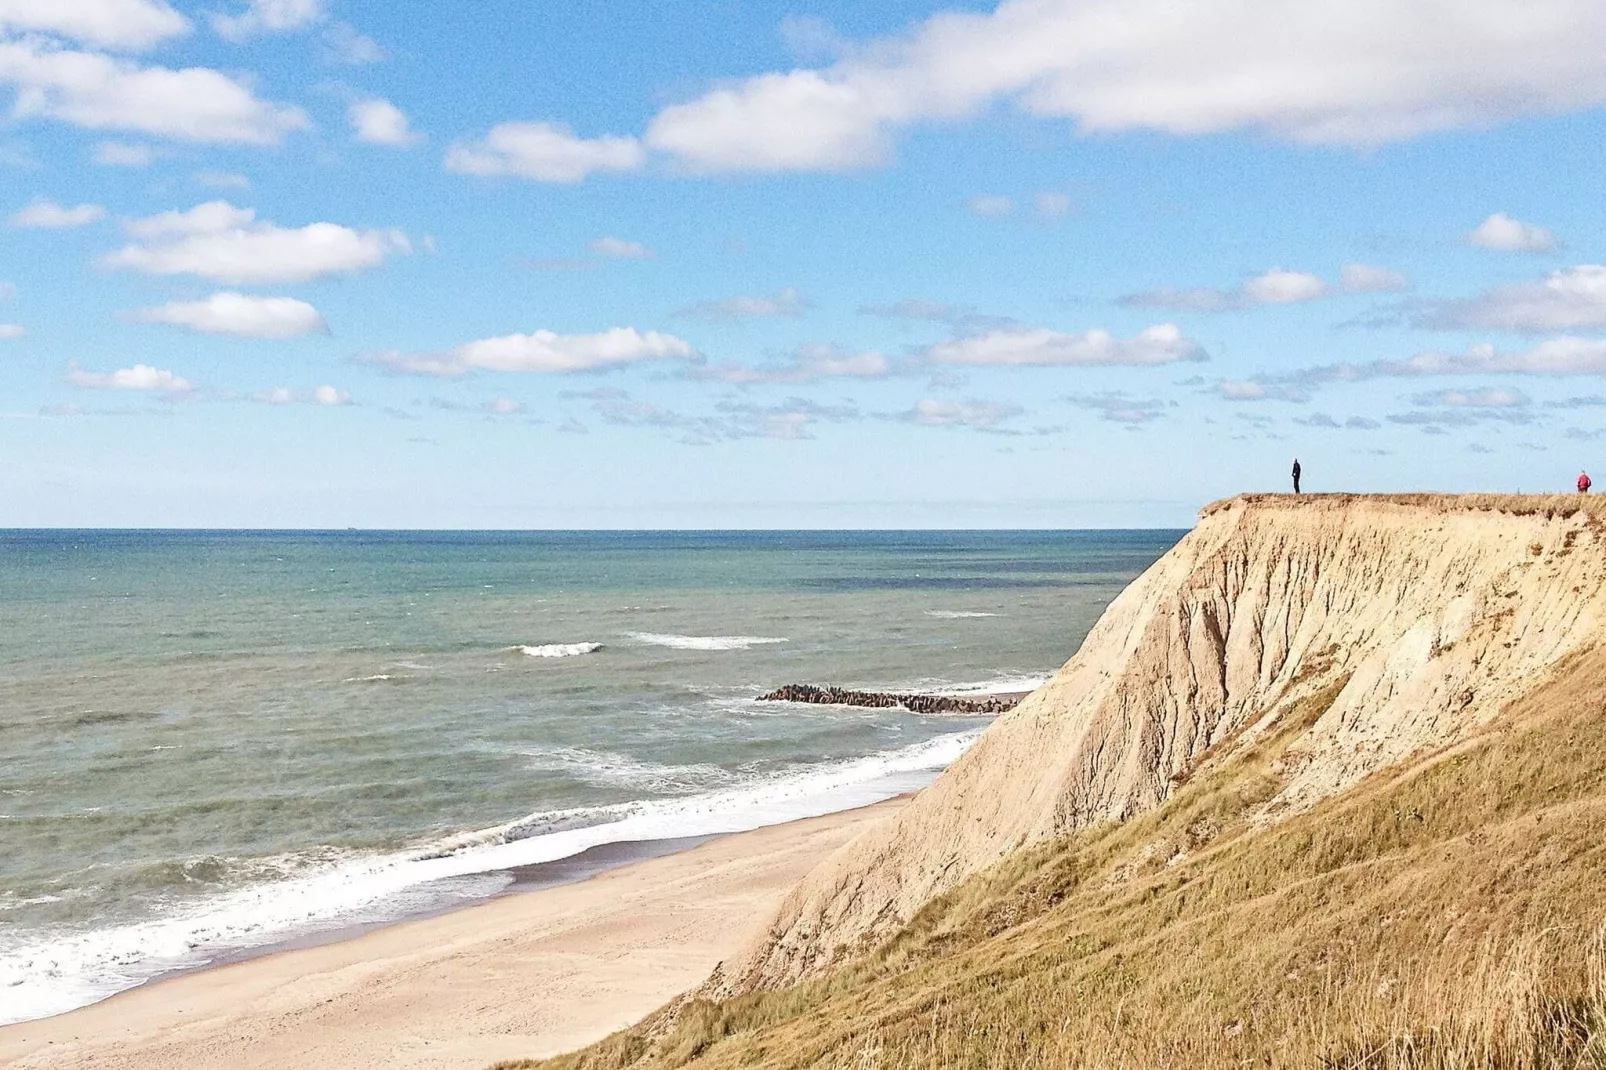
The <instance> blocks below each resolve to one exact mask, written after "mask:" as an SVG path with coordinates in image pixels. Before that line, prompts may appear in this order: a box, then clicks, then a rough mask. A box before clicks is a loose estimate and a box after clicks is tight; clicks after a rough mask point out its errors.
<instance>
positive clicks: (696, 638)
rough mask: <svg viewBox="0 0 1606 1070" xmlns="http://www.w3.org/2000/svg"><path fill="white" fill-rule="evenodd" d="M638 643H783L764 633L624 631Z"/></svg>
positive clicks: (698, 646)
mask: <svg viewBox="0 0 1606 1070" xmlns="http://www.w3.org/2000/svg"><path fill="white" fill-rule="evenodd" d="M625 634H626V635H627V636H629V637H630V638H631V639H634V640H635V641H636V642H638V643H645V644H647V645H648V646H666V647H669V648H671V649H673V650H746V649H748V648H749V647H755V646H765V645H768V644H770V643H784V642H786V640H785V639H778V638H774V637H772V636H765V635H661V634H659V633H657V632H626V633H625Z"/></svg>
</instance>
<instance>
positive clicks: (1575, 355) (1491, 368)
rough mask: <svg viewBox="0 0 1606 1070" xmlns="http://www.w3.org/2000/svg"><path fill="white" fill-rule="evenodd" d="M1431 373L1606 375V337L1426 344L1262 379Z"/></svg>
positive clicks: (1288, 382) (1280, 382)
mask: <svg viewBox="0 0 1606 1070" xmlns="http://www.w3.org/2000/svg"><path fill="white" fill-rule="evenodd" d="M1432 375H1554V376H1568V375H1606V339H1600V338H1578V337H1573V336H1569V335H1563V336H1561V337H1558V338H1547V339H1545V340H1544V341H1543V342H1540V343H1538V344H1537V345H1534V346H1530V347H1529V348H1527V349H1519V350H1511V351H1506V352H1502V351H1500V350H1498V349H1496V348H1495V347H1494V346H1492V345H1488V344H1480V345H1475V346H1471V347H1469V348H1467V349H1466V350H1465V351H1463V352H1460V353H1446V352H1443V351H1441V350H1427V351H1425V352H1421V353H1417V354H1415V355H1413V356H1410V357H1407V358H1406V359H1404V360H1375V361H1371V362H1368V363H1365V364H1354V363H1348V362H1345V363H1339V364H1324V365H1320V366H1318V367H1313V368H1305V369H1302V370H1300V371H1296V372H1293V373H1291V374H1288V375H1284V376H1278V377H1275V378H1268V379H1266V380H1263V381H1261V382H1262V383H1263V385H1265V386H1267V387H1268V388H1284V389H1299V388H1302V387H1308V386H1315V385H1320V384H1323V383H1354V382H1361V381H1363V380H1367V379H1385V378H1404V379H1411V378H1418V377H1422V376H1432Z"/></svg>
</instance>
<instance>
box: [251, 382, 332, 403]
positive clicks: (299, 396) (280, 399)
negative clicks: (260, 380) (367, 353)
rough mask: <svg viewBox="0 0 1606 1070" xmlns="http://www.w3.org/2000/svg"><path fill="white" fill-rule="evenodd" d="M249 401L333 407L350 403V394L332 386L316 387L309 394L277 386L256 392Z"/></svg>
mask: <svg viewBox="0 0 1606 1070" xmlns="http://www.w3.org/2000/svg"><path fill="white" fill-rule="evenodd" d="M251 400H252V401H256V402H260V403H261V404H263V405H300V404H303V403H306V404H311V405H325V406H331V407H333V406H338V405H350V404H351V403H352V402H351V395H350V394H348V393H346V392H345V391H344V390H338V389H336V388H335V387H332V386H320V387H317V388H316V389H314V390H313V391H312V392H311V393H310V394H303V393H301V392H300V391H297V390H291V389H290V388H289V387H287V386H277V387H274V388H273V389H272V390H259V391H257V392H256V393H254V394H252V395H251Z"/></svg>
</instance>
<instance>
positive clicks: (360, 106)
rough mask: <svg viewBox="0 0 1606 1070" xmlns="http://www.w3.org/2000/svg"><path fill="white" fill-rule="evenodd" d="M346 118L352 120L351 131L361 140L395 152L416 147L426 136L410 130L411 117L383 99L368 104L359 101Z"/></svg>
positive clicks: (368, 100)
mask: <svg viewBox="0 0 1606 1070" xmlns="http://www.w3.org/2000/svg"><path fill="white" fill-rule="evenodd" d="M346 117H347V118H348V119H350V120H351V128H352V130H353V131H355V132H356V134H357V140H358V141H366V142H368V143H369V144H372V145H389V146H391V147H392V148H398V149H404V148H406V147H407V146H409V145H416V144H417V143H418V141H419V139H420V138H421V137H422V136H423V135H422V134H419V133H416V132H415V131H413V130H411V129H409V128H408V125H407V116H406V115H405V114H403V113H402V110H401V109H400V108H398V107H396V105H394V104H392V103H391V102H390V101H388V100H386V99H384V98H383V97H370V98H368V99H367V100H359V101H357V102H356V103H354V104H352V105H351V107H350V108H348V109H346Z"/></svg>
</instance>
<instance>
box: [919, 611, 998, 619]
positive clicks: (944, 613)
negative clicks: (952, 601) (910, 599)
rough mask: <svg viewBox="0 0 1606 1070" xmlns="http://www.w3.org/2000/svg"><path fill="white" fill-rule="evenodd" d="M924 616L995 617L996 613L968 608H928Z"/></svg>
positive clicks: (943, 617)
mask: <svg viewBox="0 0 1606 1070" xmlns="http://www.w3.org/2000/svg"><path fill="white" fill-rule="evenodd" d="M926 616H928V617H936V618H938V619H939V620H968V619H969V618H971V617H996V616H998V614H997V613H982V612H980V611H978V610H969V609H928V610H926Z"/></svg>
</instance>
